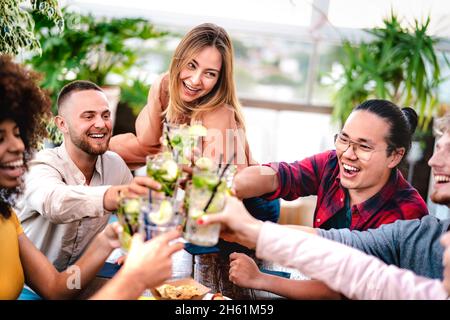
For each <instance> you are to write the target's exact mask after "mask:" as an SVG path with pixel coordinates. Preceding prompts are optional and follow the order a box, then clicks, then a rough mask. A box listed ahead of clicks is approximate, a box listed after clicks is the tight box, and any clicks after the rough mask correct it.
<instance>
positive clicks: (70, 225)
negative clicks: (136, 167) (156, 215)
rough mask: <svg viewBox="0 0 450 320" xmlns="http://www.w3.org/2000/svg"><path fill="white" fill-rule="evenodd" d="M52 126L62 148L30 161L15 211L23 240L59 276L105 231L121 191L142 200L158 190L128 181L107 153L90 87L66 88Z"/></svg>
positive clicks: (103, 106)
mask: <svg viewBox="0 0 450 320" xmlns="http://www.w3.org/2000/svg"><path fill="white" fill-rule="evenodd" d="M55 122H56V125H57V126H58V128H59V130H60V131H61V132H62V133H63V135H64V142H63V144H62V145H61V146H59V147H56V148H53V149H44V150H41V151H40V152H38V153H37V154H36V155H35V157H34V159H33V160H32V161H30V163H29V172H28V174H27V175H26V177H25V192H24V196H23V198H22V199H21V200H20V202H19V203H18V208H17V209H18V210H17V211H18V212H20V213H19V215H18V216H19V219H20V221H21V223H22V226H23V229H24V231H25V233H26V234H27V236H28V237H29V238H30V239H31V240H32V241H33V243H34V244H35V245H36V246H37V247H38V248H39V249H40V250H41V251H42V252H43V253H44V254H45V255H46V256H47V257H48V258H49V260H50V261H51V262H52V263H53V264H54V265H55V267H56V268H57V269H58V270H64V269H66V268H67V267H68V266H69V265H71V264H73V263H74V262H75V261H76V260H77V259H78V258H79V257H80V256H81V254H82V253H83V251H84V250H85V249H86V247H87V246H88V245H89V243H90V242H91V240H92V239H93V238H94V236H95V235H96V234H98V233H99V232H100V231H101V230H103V229H104V228H105V226H106V225H107V223H108V220H109V218H110V213H111V212H112V211H115V210H116V209H117V207H118V199H119V193H120V192H121V191H127V192H129V193H135V194H147V193H148V190H149V189H148V188H152V189H155V190H158V189H159V185H158V184H157V183H156V182H155V181H153V180H152V179H150V178H147V177H135V178H134V179H133V176H132V174H131V172H130V170H129V169H128V167H127V165H126V164H125V162H124V161H123V160H122V158H121V157H120V156H119V155H117V154H116V153H114V152H111V151H108V145H109V140H110V138H111V134H112V122H111V112H110V108H109V103H108V100H107V98H106V96H105V94H104V92H103V91H102V89H101V88H100V87H98V86H97V85H96V84H94V83H92V82H89V81H74V82H71V83H69V84H68V85H66V86H65V87H64V88H63V89H62V90H61V92H60V94H59V96H58V115H57V116H56V117H55Z"/></svg>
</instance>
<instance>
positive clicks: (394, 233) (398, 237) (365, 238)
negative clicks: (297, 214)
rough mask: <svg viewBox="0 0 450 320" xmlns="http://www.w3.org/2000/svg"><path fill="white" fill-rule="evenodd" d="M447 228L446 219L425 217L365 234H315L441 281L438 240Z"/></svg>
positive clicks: (343, 231) (336, 231)
mask: <svg viewBox="0 0 450 320" xmlns="http://www.w3.org/2000/svg"><path fill="white" fill-rule="evenodd" d="M449 226H450V219H446V220H439V219H437V218H436V217H433V216H425V217H423V218H422V219H421V220H419V219H415V220H398V221H396V222H394V223H391V224H387V225H382V226H381V227H379V228H377V229H369V230H367V231H355V230H353V231H351V230H349V229H331V230H323V229H317V230H318V234H319V235H320V236H322V237H324V238H327V239H330V240H334V241H337V242H340V243H343V244H345V245H348V246H351V247H354V248H356V249H359V250H361V251H363V252H365V253H367V254H370V255H372V256H375V257H377V258H379V259H381V260H382V261H384V262H385V263H387V264H393V265H396V266H398V267H400V268H404V269H409V270H412V271H414V272H415V273H416V274H418V275H421V276H425V277H428V278H433V279H441V280H442V278H443V274H442V273H443V270H444V268H443V266H442V255H443V253H444V249H443V247H442V246H441V244H440V242H439V239H440V237H441V236H442V234H444V233H445V232H447V230H448V229H449Z"/></svg>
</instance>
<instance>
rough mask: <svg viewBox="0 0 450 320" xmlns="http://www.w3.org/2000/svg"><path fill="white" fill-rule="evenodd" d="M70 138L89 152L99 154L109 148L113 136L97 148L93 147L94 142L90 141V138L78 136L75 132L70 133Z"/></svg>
mask: <svg viewBox="0 0 450 320" xmlns="http://www.w3.org/2000/svg"><path fill="white" fill-rule="evenodd" d="M70 139H71V140H72V143H73V144H74V145H75V146H77V147H78V148H80V149H81V150H83V151H84V152H86V153H87V154H90V155H93V156H99V155H102V154H104V153H105V152H106V151H107V150H108V146H109V140H110V139H111V136H109V137H108V141H106V143H105V144H104V145H97V146H98V147H97V148H95V147H93V146H92V144H90V143H89V141H88V140H87V139H88V138H83V137H82V136H77V135H75V134H74V132H71V133H70Z"/></svg>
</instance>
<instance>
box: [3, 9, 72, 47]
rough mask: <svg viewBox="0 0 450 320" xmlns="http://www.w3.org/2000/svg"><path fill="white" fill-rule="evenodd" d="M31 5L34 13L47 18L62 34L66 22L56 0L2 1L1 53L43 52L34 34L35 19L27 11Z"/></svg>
mask: <svg viewBox="0 0 450 320" xmlns="http://www.w3.org/2000/svg"><path fill="white" fill-rule="evenodd" d="M26 4H31V9H32V11H33V12H39V13H40V14H41V15H44V16H45V17H47V19H48V20H49V22H50V23H51V24H52V25H53V26H55V27H56V29H57V31H58V32H59V33H60V32H62V30H63V29H64V20H63V18H62V14H61V11H60V9H59V7H58V2H57V1H56V0H30V1H25V0H0V53H6V54H14V55H16V54H18V53H19V52H20V51H26V50H29V51H35V52H37V53H40V52H41V46H40V44H39V41H38V39H37V38H36V37H35V34H34V19H33V17H32V15H31V14H30V12H29V11H28V10H27V9H24V6H25V5H26Z"/></svg>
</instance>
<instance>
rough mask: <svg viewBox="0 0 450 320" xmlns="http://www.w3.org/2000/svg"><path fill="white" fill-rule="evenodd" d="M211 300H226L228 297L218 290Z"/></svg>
mask: <svg viewBox="0 0 450 320" xmlns="http://www.w3.org/2000/svg"><path fill="white" fill-rule="evenodd" d="M211 300H226V299H225V297H224V296H223V295H222V294H221V293H220V292H217V293H214V294H213V296H212V297H211Z"/></svg>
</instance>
